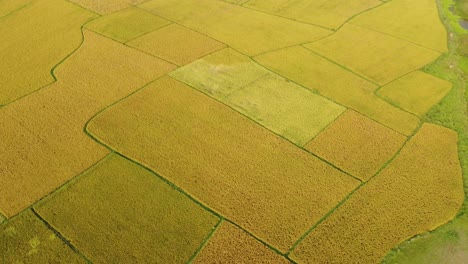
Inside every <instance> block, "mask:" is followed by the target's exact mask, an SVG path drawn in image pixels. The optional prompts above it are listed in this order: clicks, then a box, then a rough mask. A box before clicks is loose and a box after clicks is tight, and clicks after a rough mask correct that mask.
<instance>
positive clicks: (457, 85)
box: [383, 0, 468, 263]
mask: <svg viewBox="0 0 468 264" xmlns="http://www.w3.org/2000/svg"><path fill="white" fill-rule="evenodd" d="M437 2H438V5H439V9H440V14H441V19H442V22H443V23H444V24H445V26H446V27H447V31H448V32H449V36H448V37H449V52H448V53H447V54H445V55H443V56H441V57H440V58H439V59H438V60H437V61H435V62H434V63H432V64H430V65H428V66H426V67H425V68H424V70H425V71H426V72H427V73H430V74H432V75H434V76H437V77H439V78H442V79H446V80H449V81H451V82H452V83H453V89H452V90H451V91H450V93H449V94H448V95H447V96H446V97H445V98H444V99H443V100H442V101H441V102H440V103H439V104H438V105H436V106H435V107H433V108H432V110H431V111H429V113H427V114H426V116H425V117H424V121H426V122H430V123H435V124H439V125H442V126H445V127H448V128H451V129H453V130H455V131H457V132H458V137H459V142H458V147H459V157H460V162H461V166H462V171H463V175H464V183H465V195H466V193H468V115H467V100H468V94H467V88H468V86H467V84H468V82H467V81H468V57H467V55H468V31H466V30H464V29H462V28H461V27H460V26H459V24H458V20H459V17H458V16H457V15H454V14H452V13H450V12H449V7H450V6H452V5H453V2H452V0H438V1H437ZM456 7H457V8H456V12H458V14H459V16H461V17H468V1H467V0H461V1H460V0H459V1H456ZM467 259H468V199H467V198H466V196H465V202H464V206H463V207H462V209H461V210H460V212H459V214H458V217H457V218H456V219H454V220H453V221H451V222H450V223H448V224H446V225H444V226H442V227H441V228H439V229H437V230H435V231H434V232H430V233H426V234H423V235H421V236H416V237H415V238H413V239H411V240H409V241H407V242H405V243H403V244H402V245H400V246H399V247H398V248H396V249H394V250H393V251H392V252H391V253H390V254H389V255H388V256H387V257H386V258H385V259H384V261H383V263H466V260H467Z"/></svg>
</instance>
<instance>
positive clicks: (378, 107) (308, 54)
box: [255, 47, 419, 136]
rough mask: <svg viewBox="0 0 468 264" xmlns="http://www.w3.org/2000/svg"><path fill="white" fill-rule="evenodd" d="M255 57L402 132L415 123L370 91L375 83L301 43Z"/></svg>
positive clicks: (294, 79)
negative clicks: (304, 46)
mask: <svg viewBox="0 0 468 264" xmlns="http://www.w3.org/2000/svg"><path fill="white" fill-rule="evenodd" d="M255 60H256V61H257V62H259V63H261V64H262V65H264V66H265V67H267V68H269V69H271V70H272V71H274V72H277V73H279V74H280V75H282V76H285V77H287V78H289V79H291V80H293V81H295V82H297V83H299V84H301V85H303V86H305V87H308V88H309V89H312V90H317V91H318V92H319V93H320V94H322V95H324V96H326V97H328V98H331V99H333V100H335V101H336V102H338V103H340V104H342V105H344V106H346V107H349V108H352V109H354V110H356V111H358V112H360V113H362V114H364V115H366V116H368V117H370V118H372V119H374V120H376V121H378V122H379V123H381V124H384V125H386V126H388V127H390V128H392V129H394V130H396V131H398V132H400V133H402V134H404V135H407V136H408V135H411V133H412V132H413V131H414V129H416V127H417V126H418V124H419V120H418V118H417V117H416V116H414V115H411V114H409V113H407V112H405V111H402V110H400V109H398V108H396V107H394V106H392V105H390V104H389V103H388V102H386V101H385V100H383V99H381V98H379V97H378V96H376V95H375V94H374V90H375V89H376V88H377V86H376V85H374V84H372V83H370V82H368V81H366V80H364V79H362V78H360V77H358V76H356V75H354V74H352V73H351V72H349V71H346V70H344V69H343V68H341V67H339V66H338V65H336V64H334V63H332V62H329V61H328V60H326V59H324V58H322V57H320V56H318V55H316V54H314V53H313V52H312V51H310V50H307V49H305V48H303V47H292V48H287V49H282V50H278V51H274V52H270V53H266V54H264V55H261V56H258V57H255Z"/></svg>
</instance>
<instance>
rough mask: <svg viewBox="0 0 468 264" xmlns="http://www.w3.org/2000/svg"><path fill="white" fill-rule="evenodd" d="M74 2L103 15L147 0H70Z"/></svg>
mask: <svg viewBox="0 0 468 264" xmlns="http://www.w3.org/2000/svg"><path fill="white" fill-rule="evenodd" d="M68 1H70V2H72V3H75V4H77V5H80V6H82V7H84V8H86V9H89V10H92V11H93V12H96V13H98V14H101V15H106V14H110V13H113V12H116V11H119V10H122V9H125V8H127V7H131V6H133V5H136V4H140V3H142V2H144V1H145V0H98V1H96V0H68Z"/></svg>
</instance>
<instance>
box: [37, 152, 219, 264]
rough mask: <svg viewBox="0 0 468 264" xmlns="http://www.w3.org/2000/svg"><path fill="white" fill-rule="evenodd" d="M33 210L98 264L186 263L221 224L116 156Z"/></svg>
mask: <svg viewBox="0 0 468 264" xmlns="http://www.w3.org/2000/svg"><path fill="white" fill-rule="evenodd" d="M36 210H37V211H38V213H39V214H40V215H41V216H42V217H43V218H44V219H46V220H47V221H48V222H49V223H50V224H51V225H52V226H54V227H55V228H56V229H57V230H58V231H59V232H60V233H61V234H62V235H63V236H64V237H66V238H67V239H69V240H71V241H73V244H74V245H75V246H76V247H77V248H79V249H80V250H81V252H82V253H83V254H84V255H86V256H87V257H88V258H89V259H91V260H92V261H93V262H96V263H134V262H135V261H136V260H138V261H143V260H144V261H145V262H146V263H186V262H187V261H188V260H189V259H190V258H191V256H192V255H194V254H195V252H196V251H197V249H198V248H199V247H200V246H201V244H202V243H203V241H204V240H205V239H206V238H207V237H208V235H209V234H210V233H211V232H212V230H213V229H214V227H215V225H216V224H217V223H218V221H219V219H218V218H217V217H216V216H214V215H212V214H211V213H209V212H207V211H206V210H204V209H203V208H201V207H200V206H199V205H197V204H196V203H194V202H193V201H192V200H190V199H189V198H188V197H186V196H185V195H183V194H182V193H180V192H178V191H176V190H175V189H174V188H172V187H170V186H169V185H168V184H167V183H166V182H164V181H163V180H161V179H160V178H158V177H157V176H156V175H155V174H153V173H151V172H150V171H148V170H146V169H144V168H142V167H141V166H138V165H137V164H135V163H132V162H130V161H128V160H127V159H125V158H123V157H120V156H117V155H110V156H109V157H107V158H106V159H105V160H104V161H103V162H101V163H100V164H98V165H96V166H94V167H93V168H92V169H90V170H89V171H88V172H87V173H85V174H84V175H83V176H81V177H80V178H79V179H78V180H77V181H75V182H73V183H72V184H70V185H68V186H67V187H66V188H64V189H63V190H60V191H59V192H58V193H57V194H54V196H52V197H51V198H50V199H47V200H45V201H44V202H41V204H40V205H38V206H36Z"/></svg>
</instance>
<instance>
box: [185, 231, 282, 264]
mask: <svg viewBox="0 0 468 264" xmlns="http://www.w3.org/2000/svg"><path fill="white" fill-rule="evenodd" d="M234 260H235V261H234ZM193 263H195V264H205V263H272V264H273V263H274V264H290V263H291V262H290V261H288V260H287V259H286V258H284V257H283V256H281V255H279V254H277V253H276V252H274V251H272V250H271V249H269V248H268V247H267V246H265V245H264V244H262V243H261V242H259V241H257V240H256V239H255V238H253V237H252V236H250V235H249V234H247V233H246V232H244V231H243V230H241V229H239V228H238V227H236V226H234V225H233V224H230V223H228V222H223V223H222V224H221V225H220V226H219V227H218V229H216V232H215V234H214V235H213V237H212V238H210V240H209V241H208V243H207V244H206V245H205V246H204V247H203V249H202V251H201V252H200V253H199V254H198V255H197V257H196V258H195V260H194V262H193Z"/></svg>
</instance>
